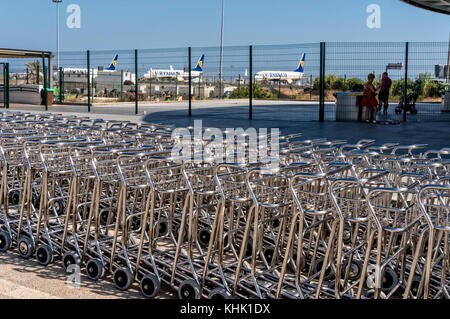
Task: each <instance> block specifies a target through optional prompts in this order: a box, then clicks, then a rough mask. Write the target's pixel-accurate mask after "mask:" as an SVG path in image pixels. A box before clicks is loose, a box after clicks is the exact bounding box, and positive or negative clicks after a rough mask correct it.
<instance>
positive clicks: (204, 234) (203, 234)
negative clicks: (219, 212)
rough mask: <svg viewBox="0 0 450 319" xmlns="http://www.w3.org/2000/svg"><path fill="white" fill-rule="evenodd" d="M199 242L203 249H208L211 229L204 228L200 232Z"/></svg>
mask: <svg viewBox="0 0 450 319" xmlns="http://www.w3.org/2000/svg"><path fill="white" fill-rule="evenodd" d="M197 237H198V242H199V244H200V246H202V247H208V245H209V240H210V239H211V232H210V231H209V229H206V228H203V229H201V230H200V231H199V232H198V236H197Z"/></svg>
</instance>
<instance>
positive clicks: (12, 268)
mask: <svg viewBox="0 0 450 319" xmlns="http://www.w3.org/2000/svg"><path fill="white" fill-rule="evenodd" d="M138 289H139V287H138V285H137V284H133V286H132V287H131V288H130V289H129V290H128V291H127V292H122V291H120V290H118V289H116V288H115V287H114V286H113V284H112V278H111V276H108V277H105V278H103V279H102V280H100V281H97V282H93V281H91V280H89V279H88V278H87V276H86V275H85V274H84V270H83V269H82V270H81V274H80V281H79V286H77V287H74V286H73V285H71V284H69V281H68V277H67V275H66V273H65V271H64V269H63V268H62V266H61V262H60V261H57V262H55V263H53V264H50V265H48V266H46V267H43V266H41V265H39V264H38V263H37V262H36V260H35V259H33V258H31V259H29V260H25V259H23V258H21V257H19V255H18V254H17V253H16V252H14V251H11V252H8V253H6V254H4V253H2V254H0V299H16V298H26V299H36V298H39V299H60V298H64V299H105V298H107V299H123V298H142V295H141V294H140V293H139V291H138ZM162 290H164V291H168V290H167V288H165V289H164V287H162ZM158 298H163V299H168V298H175V297H174V295H173V294H171V293H166V292H163V293H162V294H161V295H160V296H159V297H158Z"/></svg>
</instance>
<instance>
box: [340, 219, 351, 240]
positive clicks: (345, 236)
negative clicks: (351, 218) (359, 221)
mask: <svg viewBox="0 0 450 319" xmlns="http://www.w3.org/2000/svg"><path fill="white" fill-rule="evenodd" d="M342 239H343V240H344V244H350V243H351V242H352V226H350V225H347V224H346V225H345V226H344V233H343V236H342Z"/></svg>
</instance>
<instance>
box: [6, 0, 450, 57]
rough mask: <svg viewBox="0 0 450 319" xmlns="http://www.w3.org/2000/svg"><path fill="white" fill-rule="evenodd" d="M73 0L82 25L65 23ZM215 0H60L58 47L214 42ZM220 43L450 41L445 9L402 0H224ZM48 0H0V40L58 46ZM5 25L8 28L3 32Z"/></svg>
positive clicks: (217, 2) (217, 28)
mask: <svg viewBox="0 0 450 319" xmlns="http://www.w3.org/2000/svg"><path fill="white" fill-rule="evenodd" d="M71 3H75V4H78V5H79V6H80V7H81V28H80V29H69V28H67V27H66V23H65V22H66V19H67V17H68V15H69V14H68V13H66V12H65V9H66V8H67V6H68V5H69V4H71ZM372 3H375V4H378V5H379V6H380V7H381V28H380V29H369V28H368V27H367V26H366V19H367V17H368V16H369V13H366V8H367V6H368V5H369V4H372ZM220 9H221V2H220V0H164V1H161V0H160V1H155V0H150V1H149V0H130V1H119V0H109V1H106V0H95V1H92V0H78V1H77V0H63V4H62V6H61V10H60V13H61V51H72V50H86V49H91V50H106V49H112V50H117V49H131V48H138V49H141V48H142V49H144V48H168V47H186V46H189V45H190V46H193V47H196V46H216V45H218V44H219V32H220ZM225 14H226V19H225V40H224V43H225V45H248V44H282V43H311V42H318V41H447V40H448V36H449V32H450V18H449V16H446V15H442V14H438V13H433V12H428V11H425V10H422V9H418V8H415V7H412V6H409V5H407V4H405V3H403V2H401V1H400V0H341V1H337V0H279V1H274V0H225ZM55 20H56V13H55V5H54V4H53V3H52V2H51V0H22V1H11V0H9V1H1V2H0V28H1V30H2V35H1V38H0V47H9V48H24V49H48V50H52V51H54V50H55V48H56V40H55V39H56V31H55V29H56V28H55V24H56V22H55ZM5 30H9V32H4V31H5Z"/></svg>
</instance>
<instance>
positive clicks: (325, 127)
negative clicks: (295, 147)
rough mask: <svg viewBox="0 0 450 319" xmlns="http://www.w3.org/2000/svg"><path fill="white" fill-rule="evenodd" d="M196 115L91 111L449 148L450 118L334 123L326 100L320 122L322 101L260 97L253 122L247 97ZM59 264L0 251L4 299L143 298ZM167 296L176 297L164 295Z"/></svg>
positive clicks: (205, 106)
mask: <svg viewBox="0 0 450 319" xmlns="http://www.w3.org/2000/svg"><path fill="white" fill-rule="evenodd" d="M194 105H195V106H194V108H193V110H192V115H193V116H192V117H191V118H189V117H188V116H187V103H176V104H174V103H160V104H147V105H140V114H139V115H134V105H133V104H127V105H120V106H114V105H113V106H94V107H93V112H92V113H91V114H89V116H90V117H93V118H103V119H106V120H108V119H121V120H129V121H135V122H153V123H165V124H174V125H176V126H178V127H186V126H190V125H193V124H194V120H200V119H201V120H203V127H218V128H222V129H225V128H233V127H243V128H247V127H250V126H253V127H256V128H262V127H264V128H279V129H280V130H281V133H282V134H290V133H294V132H302V133H303V135H304V136H305V138H317V137H327V138H329V139H347V140H348V141H349V142H356V141H357V140H358V139H361V138H371V139H375V140H376V141H377V143H378V144H382V143H385V142H398V143H401V144H412V143H420V144H429V147H430V148H435V149H439V148H443V147H450V139H449V137H450V121H447V122H407V123H401V124H398V125H378V124H366V123H353V122H334V121H332V116H333V113H332V112H331V111H329V109H330V108H332V107H333V104H330V103H327V106H326V107H327V110H328V111H327V113H326V119H328V120H329V121H326V122H323V123H320V122H317V121H306V119H308V117H310V118H309V119H312V118H314V116H316V115H315V114H316V112H317V105H316V104H311V103H309V102H295V103H293V102H279V101H275V102H272V101H256V102H255V106H254V113H253V120H252V121H249V120H248V106H247V104H246V101H237V100H229V101H217V102H211V101H209V102H196V103H195V104H194ZM10 111H29V112H32V113H35V112H39V113H40V112H42V111H43V108H42V107H40V106H32V105H12V106H11V109H10ZM49 111H51V112H56V113H64V114H76V115H79V116H81V115H82V114H83V113H84V114H83V115H86V106H66V105H64V106H51V107H50V109H49ZM66 280H67V277H66V274H65V273H64V272H63V270H62V268H61V266H60V264H59V263H58V264H56V265H50V266H48V267H42V266H39V265H38V264H37V263H36V262H35V261H34V260H23V259H21V258H20V257H18V256H17V255H16V254H14V253H10V254H0V298H89V299H93V298H139V297H140V294H139V293H138V292H137V289H136V287H134V289H132V290H131V291H130V292H127V293H122V292H119V291H118V290H117V289H115V288H114V287H113V286H112V283H111V278H107V279H105V280H103V281H101V282H98V283H97V282H96V283H94V282H91V281H89V280H88V279H87V278H86V277H85V276H84V275H82V276H81V287H80V288H70V287H69V286H68V285H67V284H66ZM163 297H164V298H173V296H171V295H164V296H163Z"/></svg>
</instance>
